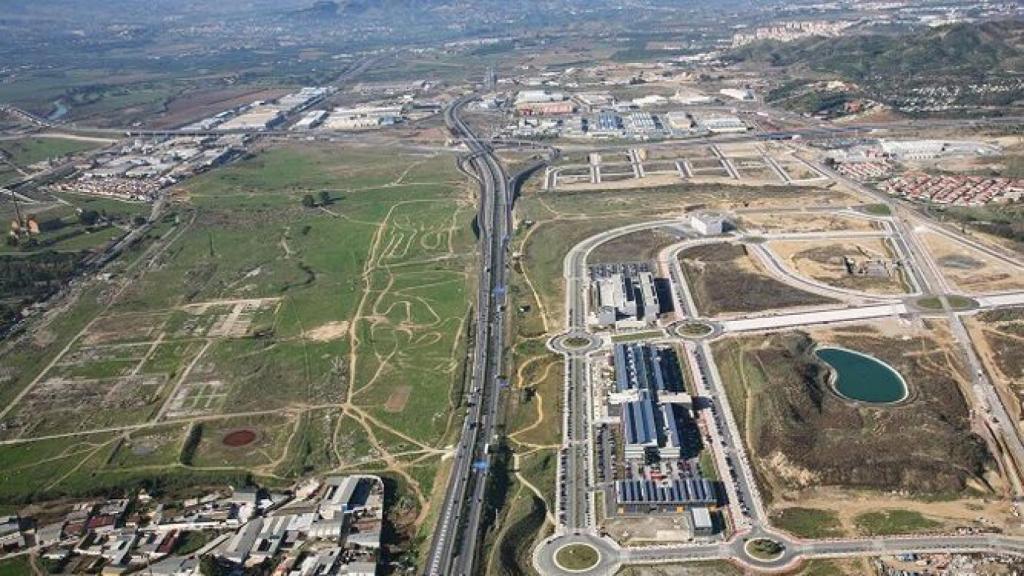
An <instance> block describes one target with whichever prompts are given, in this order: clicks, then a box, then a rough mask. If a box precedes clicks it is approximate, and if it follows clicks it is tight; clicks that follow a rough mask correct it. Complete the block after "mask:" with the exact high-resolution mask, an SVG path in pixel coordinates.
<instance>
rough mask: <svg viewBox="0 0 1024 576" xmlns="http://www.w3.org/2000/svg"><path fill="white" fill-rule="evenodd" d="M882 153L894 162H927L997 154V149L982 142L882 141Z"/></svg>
mask: <svg viewBox="0 0 1024 576" xmlns="http://www.w3.org/2000/svg"><path fill="white" fill-rule="evenodd" d="M880 145H881V148H882V152H883V153H884V154H885V155H886V156H888V157H890V158H893V159H895V160H928V159H931V158H938V157H940V156H953V155H974V154H977V155H979V156H981V155H986V154H997V153H998V152H999V148H998V147H997V146H991V145H988V144H985V143H983V142H971V141H950V140H882V141H881V143H880Z"/></svg>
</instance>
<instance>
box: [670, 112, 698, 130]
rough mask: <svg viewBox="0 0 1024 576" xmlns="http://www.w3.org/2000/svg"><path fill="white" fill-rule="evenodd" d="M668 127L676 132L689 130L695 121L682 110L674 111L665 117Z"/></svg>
mask: <svg viewBox="0 0 1024 576" xmlns="http://www.w3.org/2000/svg"><path fill="white" fill-rule="evenodd" d="M665 118H666V119H668V125H669V126H670V127H672V128H674V129H676V130H689V129H690V128H692V127H693V120H692V119H691V118H690V115H689V114H687V113H686V112H684V111H682V110H673V111H672V112H669V113H668V114H666V115H665Z"/></svg>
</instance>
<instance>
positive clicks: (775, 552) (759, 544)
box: [743, 536, 786, 563]
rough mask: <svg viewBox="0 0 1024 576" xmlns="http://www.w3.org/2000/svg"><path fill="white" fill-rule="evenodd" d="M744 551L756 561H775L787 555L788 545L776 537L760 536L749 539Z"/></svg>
mask: <svg viewBox="0 0 1024 576" xmlns="http://www.w3.org/2000/svg"><path fill="white" fill-rule="evenodd" d="M743 551H744V552H746V553H747V556H749V557H750V558H752V559H754V560H755V561H756V562H765V563H773V562H777V561H779V560H781V559H782V557H783V556H785V555H786V545H785V544H783V543H782V542H780V541H778V540H776V539H774V538H767V537H764V536H760V537H757V538H751V539H750V540H747V541H746V542H745V543H744V544H743Z"/></svg>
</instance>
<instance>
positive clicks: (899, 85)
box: [729, 21, 1024, 113]
mask: <svg viewBox="0 0 1024 576" xmlns="http://www.w3.org/2000/svg"><path fill="white" fill-rule="evenodd" d="M729 59H731V60H732V61H733V62H743V63H747V64H763V65H766V66H770V67H776V68H786V69H787V72H788V73H789V75H790V76H791V77H796V78H797V79H798V80H797V81H794V82H790V83H788V84H787V85H785V86H784V87H783V88H782V89H780V90H778V91H777V93H776V94H775V95H774V96H773V95H769V99H770V100H782V99H784V98H789V99H793V102H794V104H796V103H802V104H806V102H807V100H808V99H810V100H812V103H813V102H817V101H818V100H819V99H824V100H826V101H830V100H835V99H836V98H839V97H840V96H842V95H841V94H835V93H830V94H821V93H820V91H817V90H815V89H813V88H811V89H810V90H807V91H804V90H801V89H800V87H801V86H803V85H804V84H803V83H801V82H799V79H800V78H805V77H806V76H808V75H810V76H820V75H822V74H824V75H825V76H827V77H838V78H839V79H842V80H844V81H846V82H849V83H852V84H853V85H854V89H853V91H852V92H853V94H852V95H853V96H857V97H866V98H870V99H873V100H877V101H880V102H883V103H885V104H887V105H889V106H892V107H894V108H897V109H899V110H901V111H904V112H909V113H933V112H943V111H953V110H956V111H962V110H966V109H971V108H984V109H986V110H988V111H989V112H991V111H993V109H1002V108H1005V107H1009V106H1019V105H1020V104H1021V102H1022V101H1024V22H1021V21H1001V22H985V23H980V24H954V25H950V26H942V27H938V28H930V29H927V30H923V31H919V32H914V33H910V34H905V35H898V36H883V35H873V34H865V35H856V36H847V37H841V38H810V39H807V40H803V41H799V42H792V43H787V44H781V43H778V42H761V43H757V44H752V45H749V46H744V47H743V48H740V49H738V50H735V51H733V52H732V53H731V54H730V55H729ZM804 87H805V88H807V86H804ZM794 95H796V96H797V98H794ZM811 108H812V109H810V110H800V111H809V112H812V113H813V112H815V110H814V109H813V108H814V107H813V106H812V107H811Z"/></svg>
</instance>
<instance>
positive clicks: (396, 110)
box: [324, 106, 402, 130]
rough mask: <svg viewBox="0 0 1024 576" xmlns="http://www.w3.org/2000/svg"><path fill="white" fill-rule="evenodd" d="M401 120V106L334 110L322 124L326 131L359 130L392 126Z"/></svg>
mask: <svg viewBox="0 0 1024 576" xmlns="http://www.w3.org/2000/svg"><path fill="white" fill-rule="evenodd" d="M401 118H402V107H401V106H357V107H355V108H335V109H334V110H333V111H332V112H331V115H330V117H329V118H328V119H327V120H326V121H325V122H324V127H325V128H327V129H328V130H360V129H367V128H377V127H379V126H386V125H389V124H394V123H396V122H398V121H399V120H400V119H401Z"/></svg>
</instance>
